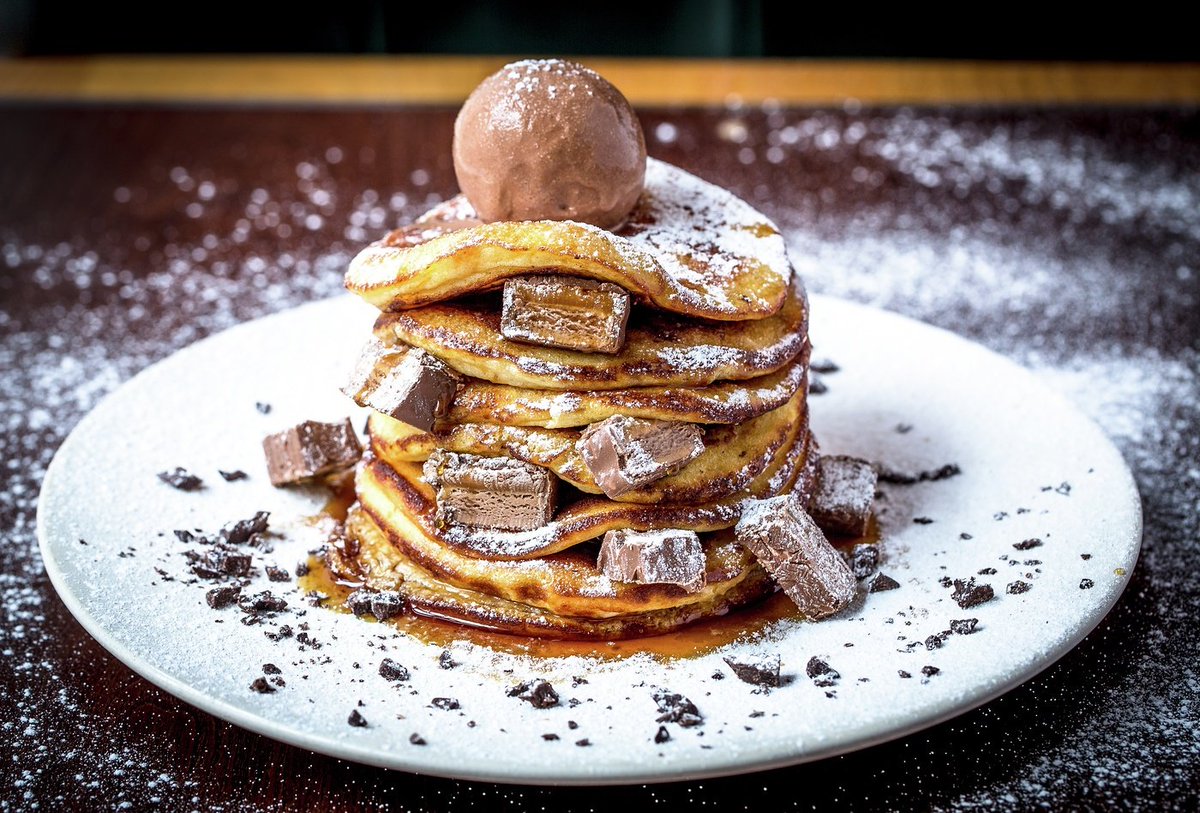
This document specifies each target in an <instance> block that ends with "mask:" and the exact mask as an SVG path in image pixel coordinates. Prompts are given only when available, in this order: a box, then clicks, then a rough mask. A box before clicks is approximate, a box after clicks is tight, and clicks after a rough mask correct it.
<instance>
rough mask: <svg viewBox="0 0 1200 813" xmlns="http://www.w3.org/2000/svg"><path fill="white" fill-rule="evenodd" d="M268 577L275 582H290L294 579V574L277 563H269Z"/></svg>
mask: <svg viewBox="0 0 1200 813" xmlns="http://www.w3.org/2000/svg"><path fill="white" fill-rule="evenodd" d="M266 570H267V578H268V579H270V580H271V581H273V582H288V581H291V580H292V574H290V573H288V572H287V571H286V570H284V569H283V568H282V567H276V566H275V565H267V568H266Z"/></svg>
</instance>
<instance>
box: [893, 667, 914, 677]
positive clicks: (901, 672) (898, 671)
mask: <svg viewBox="0 0 1200 813" xmlns="http://www.w3.org/2000/svg"><path fill="white" fill-rule="evenodd" d="M896 674H898V675H900V677H902V678H905V679H907V678H910V677H912V673H911V672H905V671H904V670H903V669H897V670H896Z"/></svg>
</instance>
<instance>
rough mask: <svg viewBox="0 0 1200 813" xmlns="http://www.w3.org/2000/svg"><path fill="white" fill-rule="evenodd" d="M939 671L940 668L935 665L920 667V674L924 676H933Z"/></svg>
mask: <svg viewBox="0 0 1200 813" xmlns="http://www.w3.org/2000/svg"><path fill="white" fill-rule="evenodd" d="M941 671H942V670H941V669H938V668H937V667H936V666H922V667H921V674H922V675H924V676H925V677H933V676H934V675H937V674H940V673H941Z"/></svg>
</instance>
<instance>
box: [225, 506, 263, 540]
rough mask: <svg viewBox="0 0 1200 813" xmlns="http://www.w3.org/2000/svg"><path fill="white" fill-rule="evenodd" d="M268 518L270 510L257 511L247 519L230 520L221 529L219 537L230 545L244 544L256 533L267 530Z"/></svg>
mask: <svg viewBox="0 0 1200 813" xmlns="http://www.w3.org/2000/svg"><path fill="white" fill-rule="evenodd" d="M270 518H271V514H270V512H268V511H258V512H256V513H255V514H254V516H252V517H250V518H249V519H240V520H238V521H237V522H231V523H229V524H228V525H226V526H225V527H224V528H222V529H221V539H222V540H224V541H225V542H226V543H228V544H230V545H244V544H245V543H247V542H250V541H252V540H253V539H254V537H255V536H256V535H258V534H264V533H266V532H267V528H268V527H269V520H270Z"/></svg>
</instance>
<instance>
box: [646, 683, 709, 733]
mask: <svg viewBox="0 0 1200 813" xmlns="http://www.w3.org/2000/svg"><path fill="white" fill-rule="evenodd" d="M654 702H655V703H656V704H657V705H658V711H659V716H658V717H657V718H655V720H654V722H656V723H678V724H679V725H680V726H681V727H682V728H691V727H692V726H697V725H702V724H703V723H704V715H702V714H701V713H700V710H699V709H698V708H696V704H695V703H693V702H692V701H691V700H688V699H687V698H686V697H684V696H683V695H681V694H677V693H675V692H671V691H668V690H666V689H659V690H657V691H655V692H654Z"/></svg>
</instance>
